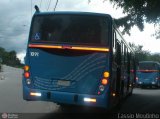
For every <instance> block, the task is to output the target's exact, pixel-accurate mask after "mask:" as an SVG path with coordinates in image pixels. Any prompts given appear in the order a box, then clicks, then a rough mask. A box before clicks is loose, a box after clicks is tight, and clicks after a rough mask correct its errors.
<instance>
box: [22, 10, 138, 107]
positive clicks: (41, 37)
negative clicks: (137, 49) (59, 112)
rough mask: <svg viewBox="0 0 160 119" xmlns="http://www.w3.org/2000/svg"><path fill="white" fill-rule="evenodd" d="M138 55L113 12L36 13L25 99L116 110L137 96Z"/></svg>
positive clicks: (27, 68) (24, 81)
mask: <svg viewBox="0 0 160 119" xmlns="http://www.w3.org/2000/svg"><path fill="white" fill-rule="evenodd" d="M134 69H135V57H134V51H133V50H132V48H131V47H130V46H129V45H128V44H127V43H126V41H125V40H124V39H123V37H122V35H121V34H120V32H119V31H118V30H117V27H116V25H115V23H114V21H113V19H112V17H111V16H110V15H108V14H100V13H88V12H62V11H61V12H39V11H37V12H35V14H34V15H33V18H32V22H31V27H30V33H29V39H28V45H27V51H26V58H25V66H24V74H23V99H24V100H27V101H37V100H41V101H51V102H55V103H57V104H59V105H61V106H63V105H79V106H89V107H100V108H103V109H110V108H112V107H114V106H116V105H117V104H118V103H119V102H120V100H121V99H123V98H124V97H126V96H127V95H131V94H132V90H133V83H134V80H135V78H136V75H135V72H133V71H131V70H134Z"/></svg>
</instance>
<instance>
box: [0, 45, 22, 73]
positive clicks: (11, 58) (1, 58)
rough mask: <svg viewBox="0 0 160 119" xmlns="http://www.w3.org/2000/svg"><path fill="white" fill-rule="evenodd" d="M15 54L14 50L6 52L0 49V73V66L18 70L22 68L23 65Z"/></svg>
mask: <svg viewBox="0 0 160 119" xmlns="http://www.w3.org/2000/svg"><path fill="white" fill-rule="evenodd" d="M16 54H17V53H16V52H15V51H14V50H12V51H6V50H5V49H4V48H2V47H0V71H1V67H2V66H1V65H2V64H5V65H8V66H12V67H18V68H21V67H23V64H21V62H20V60H19V59H18V58H17V56H16Z"/></svg>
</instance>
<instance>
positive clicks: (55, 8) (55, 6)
mask: <svg viewBox="0 0 160 119" xmlns="http://www.w3.org/2000/svg"><path fill="white" fill-rule="evenodd" d="M57 4H58V0H57V1H56V4H55V6H54V11H55V10H56V7H57Z"/></svg>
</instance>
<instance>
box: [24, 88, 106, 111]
mask: <svg viewBox="0 0 160 119" xmlns="http://www.w3.org/2000/svg"><path fill="white" fill-rule="evenodd" d="M23 99H24V100H27V101H50V102H55V103H58V104H70V105H80V106H92V107H100V108H107V107H108V105H107V96H105V95H88V94H76V93H68V92H57V91H46V90H37V89H29V88H27V87H26V88H24V89H23Z"/></svg>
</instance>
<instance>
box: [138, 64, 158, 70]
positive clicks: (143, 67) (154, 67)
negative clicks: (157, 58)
mask: <svg viewBox="0 0 160 119" xmlns="http://www.w3.org/2000/svg"><path fill="white" fill-rule="evenodd" d="M157 69H158V65H157V64H156V63H139V70H157Z"/></svg>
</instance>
